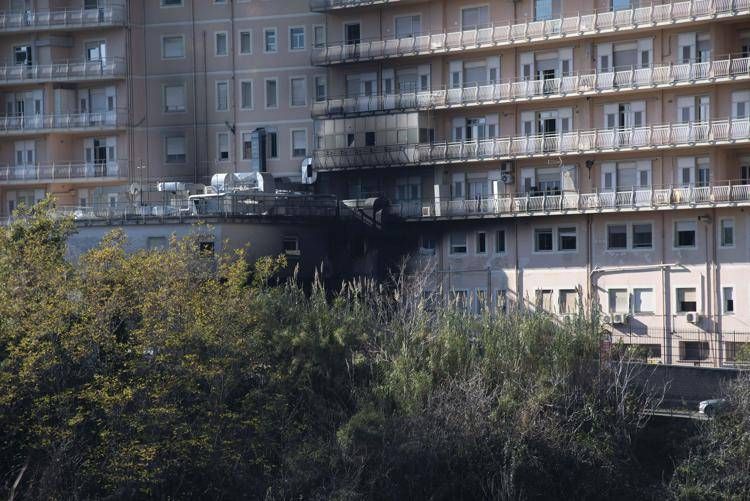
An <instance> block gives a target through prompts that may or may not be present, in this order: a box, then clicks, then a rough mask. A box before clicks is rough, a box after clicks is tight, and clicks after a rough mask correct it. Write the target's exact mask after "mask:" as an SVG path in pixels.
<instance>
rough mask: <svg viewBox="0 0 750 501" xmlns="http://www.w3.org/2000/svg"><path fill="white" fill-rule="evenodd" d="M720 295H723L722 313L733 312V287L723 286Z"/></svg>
mask: <svg viewBox="0 0 750 501" xmlns="http://www.w3.org/2000/svg"><path fill="white" fill-rule="evenodd" d="M722 295H723V296H724V313H725V314H726V313H734V289H733V288H732V287H724V288H723V289H722Z"/></svg>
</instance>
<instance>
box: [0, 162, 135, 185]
mask: <svg viewBox="0 0 750 501" xmlns="http://www.w3.org/2000/svg"><path fill="white" fill-rule="evenodd" d="M125 165H126V163H125V162H120V161H113V162H106V163H81V162H47V163H39V164H36V165H2V166H0V183H23V182H26V181H28V182H37V181H47V182H55V181H74V180H81V181H85V180H87V179H94V178H115V179H119V178H126V177H127V176H128V173H127V171H126V169H124V168H123V167H125Z"/></svg>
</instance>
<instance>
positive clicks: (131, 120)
mask: <svg viewBox="0 0 750 501" xmlns="http://www.w3.org/2000/svg"><path fill="white" fill-rule="evenodd" d="M127 16H128V17H127V22H128V27H127V28H126V39H125V46H126V50H127V61H126V64H127V68H125V72H126V73H125V74H126V75H127V82H128V181H129V182H131V183H132V182H133V181H134V180H135V178H134V176H133V157H134V156H135V144H134V142H135V125H134V124H135V116H134V109H135V107H134V106H133V96H134V94H133V85H134V79H133V31H132V30H133V24H132V23H133V19H132V13H131V11H130V5H128V14H127ZM142 26H143V30H144V32H145V29H146V28H145V20H144V22H143V24H142ZM144 38H145V36H144ZM144 64H145V61H144ZM115 160H116V159H115ZM139 189H141V190H142V189H143V187H139Z"/></svg>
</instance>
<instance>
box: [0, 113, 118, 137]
mask: <svg viewBox="0 0 750 501" xmlns="http://www.w3.org/2000/svg"><path fill="white" fill-rule="evenodd" d="M127 119H128V115H127V111H126V110H118V111H102V112H92V113H70V114H57V115H24V116H10V117H8V116H6V117H0V134H5V135H14V134H19V133H24V132H33V133H39V132H55V131H65V130H87V129H93V130H99V129H115V128H122V127H125V126H126V125H127Z"/></svg>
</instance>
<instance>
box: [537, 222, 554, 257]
mask: <svg viewBox="0 0 750 501" xmlns="http://www.w3.org/2000/svg"><path fill="white" fill-rule="evenodd" d="M534 250H535V251H536V252H552V230H551V229H546V228H545V229H537V230H534Z"/></svg>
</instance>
